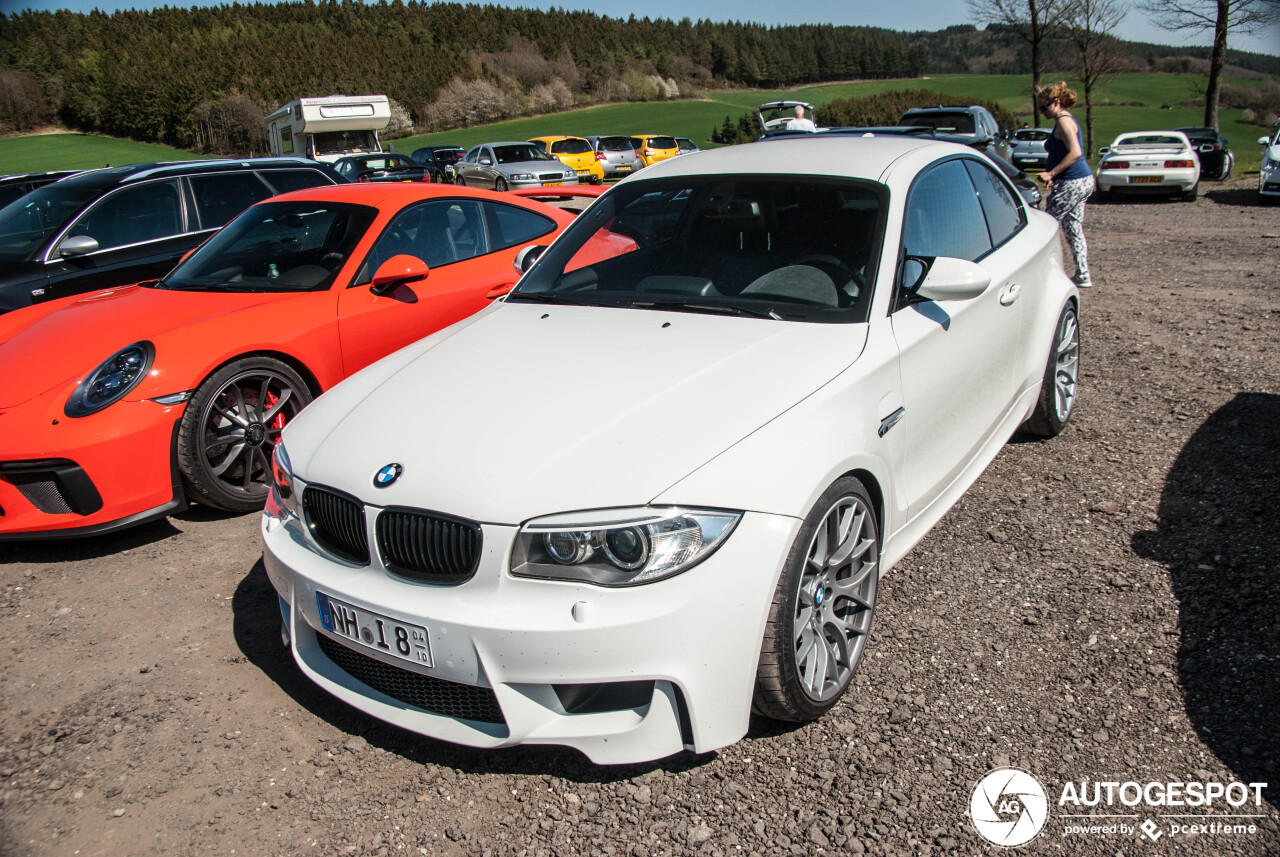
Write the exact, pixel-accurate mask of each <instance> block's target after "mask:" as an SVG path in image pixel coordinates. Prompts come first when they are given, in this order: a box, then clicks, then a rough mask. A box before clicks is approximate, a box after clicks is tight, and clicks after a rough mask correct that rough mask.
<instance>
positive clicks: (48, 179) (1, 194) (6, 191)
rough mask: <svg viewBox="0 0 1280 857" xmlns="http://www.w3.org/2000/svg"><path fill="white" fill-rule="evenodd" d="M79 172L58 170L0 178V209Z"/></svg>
mask: <svg viewBox="0 0 1280 857" xmlns="http://www.w3.org/2000/svg"><path fill="white" fill-rule="evenodd" d="M78 172H80V170H59V171H57V172H51V173H23V174H22V175H18V176H0V208H4V207H5V206H6V205H8V204H9V203H11V202H13V201H14V200H15V199H17V198H18V197H21V196H26V195H27V194H29V193H31V191H33V190H35V189H36V188H38V187H44V186H45V185H47V184H53V183H54V182H56V181H60V180H62V179H65V178H66V177H67V176H74V175H75V174H76V173H78Z"/></svg>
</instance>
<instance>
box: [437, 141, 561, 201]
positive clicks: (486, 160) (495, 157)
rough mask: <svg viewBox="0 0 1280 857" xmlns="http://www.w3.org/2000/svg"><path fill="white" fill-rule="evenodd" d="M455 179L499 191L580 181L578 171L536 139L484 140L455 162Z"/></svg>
mask: <svg viewBox="0 0 1280 857" xmlns="http://www.w3.org/2000/svg"><path fill="white" fill-rule="evenodd" d="M453 169H454V174H455V178H454V182H455V183H456V184H460V185H469V186H471V187H483V188H493V189H494V190H496V191H499V192H501V191H504V190H509V189H511V188H521V187H556V186H558V185H566V184H577V183H578V174H577V173H575V172H574V171H573V170H572V169H570V168H569V167H566V166H565V165H564V164H562V163H560V161H559V159H557V158H554V157H552V156H551V155H548V154H547V153H546V152H544V151H542V150H541V149H539V148H538V147H537V146H536V145H534V144H533V143H527V142H525V141H523V140H513V141H510V142H505V143H481V144H480V145H479V146H476V147H474V148H473V149H472V150H471V151H469V152H467V154H466V156H465V157H464V158H463V159H462V160H461V161H458V163H457V164H455V165H454V168H453Z"/></svg>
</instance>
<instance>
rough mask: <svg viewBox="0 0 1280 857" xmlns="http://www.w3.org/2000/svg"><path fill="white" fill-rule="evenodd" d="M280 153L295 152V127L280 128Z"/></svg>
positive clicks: (289, 153)
mask: <svg viewBox="0 0 1280 857" xmlns="http://www.w3.org/2000/svg"><path fill="white" fill-rule="evenodd" d="M280 154H282V155H292V154H293V129H292V128H281V129H280Z"/></svg>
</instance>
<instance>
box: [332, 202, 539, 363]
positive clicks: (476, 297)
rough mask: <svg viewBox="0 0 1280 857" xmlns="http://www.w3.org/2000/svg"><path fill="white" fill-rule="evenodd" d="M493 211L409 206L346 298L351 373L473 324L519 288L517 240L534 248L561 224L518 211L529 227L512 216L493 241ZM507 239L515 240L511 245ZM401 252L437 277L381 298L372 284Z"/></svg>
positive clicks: (342, 318)
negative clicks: (468, 321)
mask: <svg viewBox="0 0 1280 857" xmlns="http://www.w3.org/2000/svg"><path fill="white" fill-rule="evenodd" d="M489 205H490V204H489V203H482V202H480V201H479V200H473V199H433V200H429V201H426V202H418V203H413V204H410V205H408V206H406V207H405V208H404V209H402V210H401V211H400V212H399V213H397V214H396V216H395V217H393V218H392V219H391V220H390V221H389V222H388V224H387V227H386V229H384V230H383V232H382V235H380V236H379V237H378V239H377V241H376V242H374V244H373V246H372V248H371V249H370V251H369V253H368V255H367V256H366V257H365V260H364V263H363V264H362V265H361V267H360V269H359V271H358V272H357V274H356V276H355V278H354V279H353V281H352V284H351V286H350V287H348V288H347V289H345V290H344V291H343V293H342V294H341V296H340V297H339V301H338V316H339V322H338V327H339V331H340V333H341V336H342V355H343V363H344V365H345V366H346V367H347V371H353V370H354V369H355V368H358V367H360V366H364V365H366V364H368V363H371V362H372V361H374V360H377V359H378V358H380V357H383V356H384V355H386V354H390V353H391V352H392V351H395V350H397V349H399V348H403V347H404V346H406V345H408V344H409V343H411V342H414V341H416V340H418V339H421V338H422V337H423V336H426V335H427V334H429V333H433V332H435V331H437V330H439V329H441V328H443V327H447V326H448V325H450V324H453V323H454V322H455V321H460V320H462V319H464V318H466V317H467V316H469V315H471V314H472V313H475V312H477V311H479V310H481V309H483V308H484V307H485V306H487V305H488V303H489V301H490V299H491V298H493V297H497V296H499V295H501V294H505V293H506V291H507V290H508V289H510V288H511V286H513V285H515V282H516V279H517V278H518V274H517V273H516V270H515V266H514V261H515V255H516V252H517V251H518V250H519V246H518V245H517V244H512V243H510V242H511V240H513V239H516V238H518V239H521V241H520V242H519V243H521V244H524V243H529V242H530V241H532V240H533V237H537V235H545V234H547V232H549V231H551V230H553V229H554V228H555V222H554V221H552V220H550V219H549V218H543V217H541V215H536V214H534V213H532V212H528V211H527V210H526V209H518V212H523V214H517V215H516V217H519V218H521V223H522V224H523V228H521V227H520V226H519V225H517V224H515V223H511V224H510V225H509V226H507V224H508V223H509V222H510V218H506V219H504V222H503V224H502V226H503V227H505V228H504V231H503V234H501V235H494V236H492V238H491V232H493V231H495V230H491V228H490V223H489V222H488V221H490V220H491V219H492V213H490V212H487V211H486V207H487V206H489ZM493 205H497V204H496V203H495V204H493ZM504 207H506V206H504ZM512 208H514V207H512ZM526 215H527V217H531V218H536V219H538V220H540V221H542V222H543V223H544V224H545V228H544V229H542V230H541V231H539V230H538V229H536V228H533V229H531V228H529V226H530V224H529V223H527V222H526V221H525V220H524V219H523V218H524V217H525V216H526ZM535 233H536V234H535ZM503 235H506V236H508V237H507V238H506V239H505V240H504V238H503ZM530 236H533V237H530ZM503 245H505V246H503ZM400 254H405V255H410V256H415V257H417V258H418V259H421V260H422V261H424V262H426V263H427V265H428V266H429V267H430V269H431V272H430V274H429V275H428V276H427V278H426V279H425V280H421V281H419V282H416V283H407V284H403V285H400V286H397V287H396V288H395V289H393V290H392V291H390V292H388V293H387V294H384V295H377V294H374V293H373V291H372V290H371V288H370V283H371V282H372V279H373V275H374V274H375V273H376V272H377V270H378V267H379V266H380V265H381V264H382V263H383V262H385V261H386V260H388V259H390V258H391V257H392V256H396V255H400Z"/></svg>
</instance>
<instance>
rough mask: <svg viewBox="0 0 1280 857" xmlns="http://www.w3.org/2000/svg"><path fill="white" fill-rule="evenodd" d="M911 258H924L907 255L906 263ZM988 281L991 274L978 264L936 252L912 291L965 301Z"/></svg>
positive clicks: (932, 297)
mask: <svg viewBox="0 0 1280 857" xmlns="http://www.w3.org/2000/svg"><path fill="white" fill-rule="evenodd" d="M913 261H919V262H921V263H922V264H923V263H924V262H925V260H921V259H918V257H908V259H907V262H908V265H910V263H911V262H913ZM907 282H910V280H907ZM989 285H991V275H990V274H988V273H987V272H986V271H985V270H984V269H983V268H982V267H981V266H980V265H975V264H974V263H973V262H969V261H966V260H965V259H952V258H950V257H948V256H938V257H937V258H935V259H934V260H933V263H932V264H930V265H928V266H927V268H926V269H925V272H924V278H923V280H922V281H921V282H920V284H919V285H918V286H916V288H915V289H914V292H915V294H916V295H917V296H918V297H921V298H924V299H925V300H930V301H967V300H969V299H970V298H976V297H977V296H978V295H980V294H982V293H983V292H985V291H986V290H987V286H989Z"/></svg>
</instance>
